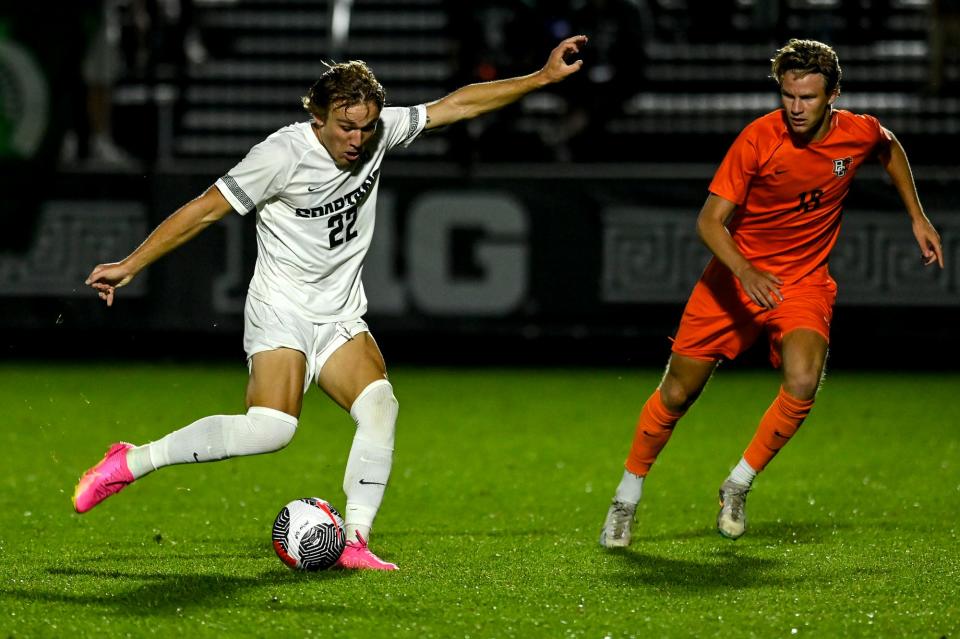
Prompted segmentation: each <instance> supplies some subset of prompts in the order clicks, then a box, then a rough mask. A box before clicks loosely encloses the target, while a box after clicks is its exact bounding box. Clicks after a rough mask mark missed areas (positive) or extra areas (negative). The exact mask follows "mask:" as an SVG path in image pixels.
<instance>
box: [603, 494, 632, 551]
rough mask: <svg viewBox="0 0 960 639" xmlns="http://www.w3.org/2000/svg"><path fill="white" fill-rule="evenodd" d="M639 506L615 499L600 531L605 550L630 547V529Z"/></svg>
mask: <svg viewBox="0 0 960 639" xmlns="http://www.w3.org/2000/svg"><path fill="white" fill-rule="evenodd" d="M636 512H637V505H636V504H628V503H627V502H625V501H619V500H617V499H614V500H613V502H612V503H611V504H610V509H609V510H608V511H607V519H606V520H605V521H604V522H603V528H602V529H601V530H600V545H601V546H603V547H604V548H623V547H625V546H629V545H630V529H631V528H633V517H634V515H636Z"/></svg>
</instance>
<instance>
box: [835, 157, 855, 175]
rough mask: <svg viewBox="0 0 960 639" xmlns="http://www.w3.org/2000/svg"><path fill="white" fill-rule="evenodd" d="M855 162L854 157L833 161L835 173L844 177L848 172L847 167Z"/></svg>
mask: <svg viewBox="0 0 960 639" xmlns="http://www.w3.org/2000/svg"><path fill="white" fill-rule="evenodd" d="M851 164H853V158H851V157H846V158H841V159H839V160H834V161H833V174H834V175H836V176H837V177H843V176H844V175H846V174H847V169H849V168H850V165H851Z"/></svg>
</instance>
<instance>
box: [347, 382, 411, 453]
mask: <svg viewBox="0 0 960 639" xmlns="http://www.w3.org/2000/svg"><path fill="white" fill-rule="evenodd" d="M399 412H400V402H398V401H397V398H396V397H395V396H394V394H393V386H392V385H391V384H390V382H388V381H387V380H385V379H380V380H377V381H375V382H373V383H371V384H370V385H369V386H367V387H366V388H364V389H363V390H362V391H361V392H360V394H359V395H358V396H357V399H356V400H354V402H353V405H352V406H351V407H350V415H351V416H353V419H354V421H355V422H356V423H357V434H358V435H359V436H360V437H362V438H363V439H365V440H367V441H369V442H372V443H375V444H377V445H379V446H383V447H384V448H389V449H391V450H392V449H393V442H394V432H395V430H396V423H397V415H398V414H399Z"/></svg>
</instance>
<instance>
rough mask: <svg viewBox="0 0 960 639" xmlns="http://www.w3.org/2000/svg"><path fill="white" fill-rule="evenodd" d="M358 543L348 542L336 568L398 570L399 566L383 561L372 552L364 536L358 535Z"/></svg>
mask: <svg viewBox="0 0 960 639" xmlns="http://www.w3.org/2000/svg"><path fill="white" fill-rule="evenodd" d="M356 535H357V539H356V541H348V542H347V545H346V546H344V548H343V554H342V555H340V559H338V560H337V563H336V567H337V568H343V569H345V570H397V564H391V563H390V562H388V561H383V560H382V559H380V558H379V557H377V556H376V555H375V554H373V553H372V552H370V549H369V548H368V547H367V540H366V539H364V538H363V535H361V534H360V533H356Z"/></svg>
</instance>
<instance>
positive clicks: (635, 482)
mask: <svg viewBox="0 0 960 639" xmlns="http://www.w3.org/2000/svg"><path fill="white" fill-rule="evenodd" d="M642 495H643V477H641V476H640V475H634V474H633V473H631V472H630V471H629V470H624V471H623V477H622V478H621V479H620V485H619V486H617V492H616V493H615V494H614V496H613V497H614V499H616V500H617V501H622V502H626V503H628V504H634V505H636V504H638V503H640V497H641V496H642Z"/></svg>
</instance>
